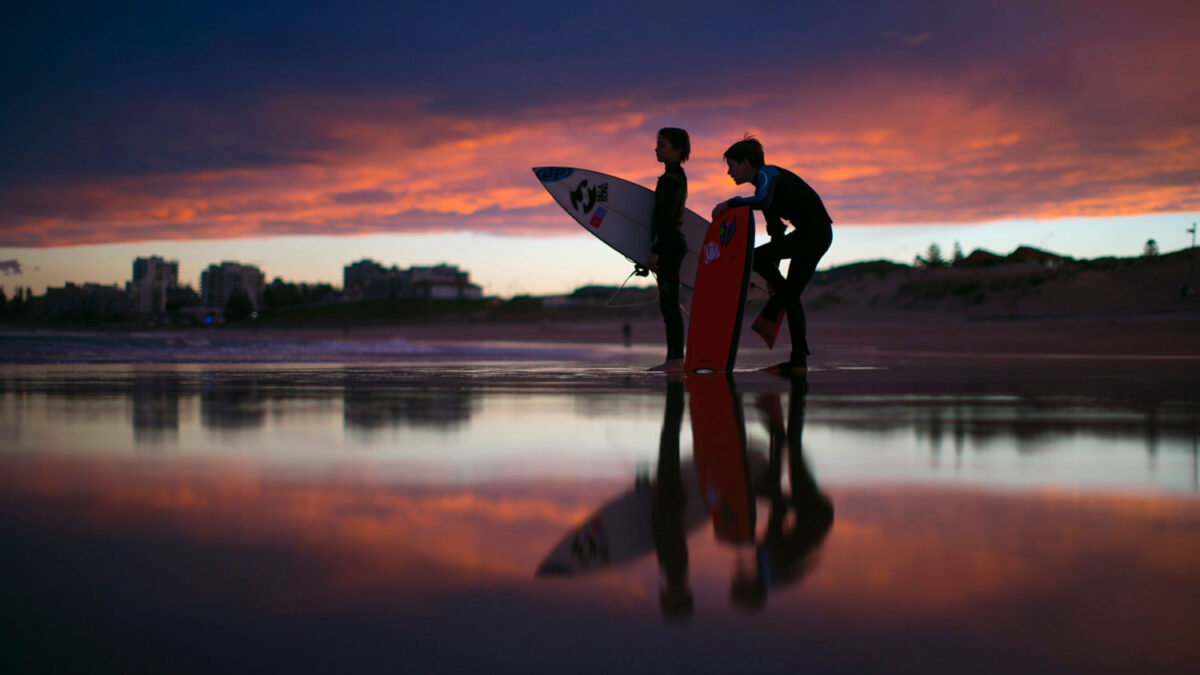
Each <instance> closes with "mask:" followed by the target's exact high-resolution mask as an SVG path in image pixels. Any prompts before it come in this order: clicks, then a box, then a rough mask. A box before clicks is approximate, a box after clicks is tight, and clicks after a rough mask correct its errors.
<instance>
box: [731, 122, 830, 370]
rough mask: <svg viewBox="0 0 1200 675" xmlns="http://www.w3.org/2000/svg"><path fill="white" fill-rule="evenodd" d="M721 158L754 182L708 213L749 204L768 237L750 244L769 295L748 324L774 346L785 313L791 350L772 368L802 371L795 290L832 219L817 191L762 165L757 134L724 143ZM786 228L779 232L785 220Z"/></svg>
mask: <svg viewBox="0 0 1200 675" xmlns="http://www.w3.org/2000/svg"><path fill="white" fill-rule="evenodd" d="M725 163H726V164H727V165H728V166H729V176H730V177H731V178H733V182H734V183H736V184H738V185H742V184H743V183H753V184H754V188H755V189H754V196H752V197H733V198H732V199H727V200H726V201H724V202H721V203H720V204H717V205H716V206H715V207H714V208H713V218H714V219H715V218H716V217H717V214H718V213H720V212H721V211H723V210H725V209H726V208H728V207H731V206H749V207H750V208H752V209H757V210H760V211H762V213H763V218H764V219H766V221H767V234H768V235H770V237H771V241H770V242H768V243H766V244H763V245H762V246H759V247H757V248H755V249H754V271H756V272H758V273H759V274H761V275H762V277H763V278H764V279H766V281H767V284H768V285H769V286H770V292H771V297H770V299H769V300H768V301H767V305H766V307H765V308H763V312H762V315H760V317H759V319H757V320H755V322H754V325H753V326H752V328H753V329H754V331H755V332H757V333H759V334H761V335H763V337H764V339H766V341H767V344H768V346H774V340H775V329H774V328H773V326H775V325H777V323H778V321H779V312H783V311H786V312H787V322H788V332H789V333H791V336H792V353H791V358H790V359H789V360H788V361H785V362H783V363H780V364H778V365H776V366H774V367H773V369H774V370H777V371H778V372H780V373H781V374H784V375H802V374H804V373H806V372H807V370H808V355H809V349H808V340H807V339H806V336H805V332H806V328H807V326H806V324H805V320H804V308H803V307H801V306H800V294H801V293H802V292H803V291H804V287H805V286H807V285H808V282H809V280H811V279H812V276H813V273H814V272H815V271H816V269H817V263H818V262H820V260H821V256H823V255H825V252H826V251H828V250H829V245H830V244H831V243H832V242H833V227H832V225H833V219H832V218H830V217H829V212H828V211H826V210H825V205H824V203H822V202H821V197H820V196H819V195H817V192H816V191H815V190H813V189H812V188H811V187H809V185H808V183H805V182H804V181H803V180H802V179H801V178H800V177H799V176H797V175H796V174H794V173H792V172H791V171H788V170H787V169H783V168H780V167H778V166H772V165H770V164H766V163H765V161H764V157H763V146H762V143H759V142H758V140H757V139H755V138H751V137H749V136H747V137H746V138H744V139H742V140H740V141H738V142H737V143H734V144H733V145H731V146H729V149H728V150H726V151H725ZM785 220H786V221H788V222H790V223H791V224H792V232H791V233H789V234H784V232H785V229H786V225H784V223H783V221H785ZM784 258H791V260H792V263H791V266H790V267H789V268H788V275H787V279H784V278H783V275H782V274H781V273H780V272H779V262H780V261H781V260H782V259H784Z"/></svg>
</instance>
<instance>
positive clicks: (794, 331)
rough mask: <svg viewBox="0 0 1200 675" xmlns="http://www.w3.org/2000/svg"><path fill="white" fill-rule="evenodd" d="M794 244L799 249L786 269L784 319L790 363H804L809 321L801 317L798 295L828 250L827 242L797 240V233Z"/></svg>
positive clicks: (801, 307)
mask: <svg viewBox="0 0 1200 675" xmlns="http://www.w3.org/2000/svg"><path fill="white" fill-rule="evenodd" d="M796 244H797V246H796V248H797V249H798V250H797V251H795V254H794V255H793V256H792V264H791V266H790V267H789V268H788V276H787V287H788V296H787V305H786V307H787V321H788V332H789V333H791V335H792V358H791V362H792V363H793V364H805V363H806V362H807V358H808V355H809V353H810V352H809V350H808V337H807V331H808V323H807V321H806V320H805V317H804V307H803V306H802V305H801V304H800V296H801V295H802V294H803V293H804V288H805V287H806V286H808V282H809V281H811V280H812V278H813V274H814V273H815V272H816V271H817V264H818V263H820V262H821V256H823V255H825V251H827V250H829V244H828V243H825V242H819V241H818V242H813V241H807V242H804V241H801V240H800V239H799V237H798V235H797V241H796Z"/></svg>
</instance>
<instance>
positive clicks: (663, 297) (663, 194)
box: [649, 127, 692, 373]
mask: <svg viewBox="0 0 1200 675" xmlns="http://www.w3.org/2000/svg"><path fill="white" fill-rule="evenodd" d="M691 154H692V142H691V139H690V138H689V137H688V132H686V131H684V130H683V129H677V128H674V127H666V128H663V129H659V130H658V142H657V143H656V144H655V147H654V156H655V158H656V159H657V160H658V161H660V162H662V163H663V165H664V167H663V175H661V176H659V177H658V184H657V185H656V186H655V188H654V212H653V214H652V216H651V218H650V265H649V267H650V269H652V270H654V272H655V276H656V277H657V279H658V308H659V310H660V311H661V312H662V317H663V323H664V324H666V329H667V360H666V361H664V362H663V363H661V364H659V365H657V366H655V367H653V368H651V369H650V370H661V371H666V372H668V373H682V372H683V315H682V314H681V313H680V311H679V266H680V264H681V263H683V257H684V255H685V254H687V241H685V240H684V238H683V232H682V231H681V230H680V229H679V228H680V226H681V225H682V224H683V204H684V202H686V201H687V175H686V174H684V173H683V166H682V164H683V162H686V161H687V159H688V157H689V156H690V155H691Z"/></svg>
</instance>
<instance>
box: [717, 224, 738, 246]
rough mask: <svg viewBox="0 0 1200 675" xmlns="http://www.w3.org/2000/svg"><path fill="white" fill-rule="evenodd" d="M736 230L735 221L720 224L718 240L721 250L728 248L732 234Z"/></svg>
mask: <svg viewBox="0 0 1200 675" xmlns="http://www.w3.org/2000/svg"><path fill="white" fill-rule="evenodd" d="M736 230H737V220H727V221H725V222H723V223H721V231H720V236H719V237H718V239H720V240H721V248H725V247H726V246H729V242H730V240H732V239H733V233H734V232H735V231H736Z"/></svg>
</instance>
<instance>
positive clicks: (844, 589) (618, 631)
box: [0, 333, 1200, 673]
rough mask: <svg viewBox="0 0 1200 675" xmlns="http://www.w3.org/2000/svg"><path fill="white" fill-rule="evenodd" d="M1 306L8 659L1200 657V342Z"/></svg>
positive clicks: (1160, 661)
mask: <svg viewBox="0 0 1200 675" xmlns="http://www.w3.org/2000/svg"><path fill="white" fill-rule="evenodd" d="M658 351H659V350H658V349H657V348H655V349H650V348H640V347H635V348H632V349H625V348H624V347H614V346H605V345H577V344H566V345H564V344H554V345H548V344H523V343H492V344H455V343H434V342H431V343H410V342H408V341H405V340H399V339H390V340H383V341H377V342H368V341H350V340H345V341H308V340H301V339H295V340H279V339H266V338H255V337H253V336H250V337H243V338H237V339H233V338H224V339H222V338H215V339H214V338H206V339H196V338H194V337H181V336H163V335H157V334H147V335H132V336H130V335H101V334H86V333H78V334H61V333H22V334H11V333H10V334H7V335H2V336H0V364H2V365H0V439H3V445H2V449H0V550H2V551H3V555H0V593H2V596H3V597H2V600H3V601H2V602H0V607H2V609H0V626H2V627H3V629H2V630H0V669H2V670H4V671H5V672H99V671H124V672H213V671H221V672H251V671H255V672H261V671H279V670H285V669H286V670H294V671H299V672H326V671H328V672H365V671H370V672H376V671H382V670H396V671H401V672H550V671H555V672H557V671H561V670H563V669H568V670H570V671H582V672H606V673H607V672H615V671H618V670H620V671H628V672H662V671H663V670H664V669H666V670H669V671H675V670H683V669H689V670H693V669H699V671H702V672H711V671H714V670H717V669H729V668H744V669H753V670H756V671H768V672H795V671H797V670H801V669H803V670H806V671H813V672H1014V671H1020V672H1055V673H1062V672H1128V671H1129V670H1130V669H1136V670H1139V671H1146V672H1168V673H1169V672H1180V673H1183V672H1195V670H1196V668H1197V666H1198V665H1200V643H1198V642H1197V641H1196V640H1195V639H1194V632H1195V627H1196V621H1195V598H1197V597H1200V575H1197V574H1196V573H1195V567H1196V564H1197V562H1200V448H1198V428H1200V388H1197V387H1196V386H1195V383H1196V382H1197V381H1200V377H1198V375H1200V364H1197V362H1196V361H1195V360H1191V359H1177V360H1162V359H1128V358H1126V359H1122V358H1116V357H1109V358H1104V357H1096V358H1091V359H1065V358H1062V357H1054V358H1051V357H1044V358H1043V357H1037V356H1025V357H1015V356H1002V355H951V354H904V353H877V352H867V351H864V352H854V351H852V350H849V351H840V352H839V351H832V352H831V353H830V354H828V355H826V356H823V357H822V358H819V359H815V360H814V364H815V367H814V369H813V372H811V373H810V374H809V376H808V378H807V379H805V380H784V379H780V378H777V377H774V376H771V375H768V374H765V373H761V372H757V371H756V370H755V368H756V367H757V366H759V365H764V364H765V363H769V362H770V355H769V354H767V353H765V352H757V351H754V350H747V351H746V352H745V353H744V354H743V356H742V357H741V360H740V361H739V363H740V364H741V368H740V369H739V370H738V371H737V372H735V373H734V374H733V377H732V378H731V379H729V380H726V379H725V378H723V377H721V376H692V377H690V378H686V379H681V380H680V381H672V380H670V379H668V378H667V377H665V376H662V375H658V374H650V373H646V372H644V371H643V370H642V368H643V367H644V366H645V365H646V364H649V363H653V362H654V361H655V358H654V357H656V356H658V355H659V354H658Z"/></svg>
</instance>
